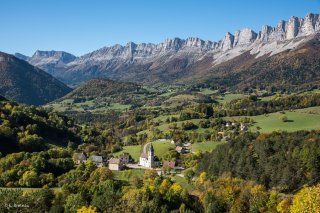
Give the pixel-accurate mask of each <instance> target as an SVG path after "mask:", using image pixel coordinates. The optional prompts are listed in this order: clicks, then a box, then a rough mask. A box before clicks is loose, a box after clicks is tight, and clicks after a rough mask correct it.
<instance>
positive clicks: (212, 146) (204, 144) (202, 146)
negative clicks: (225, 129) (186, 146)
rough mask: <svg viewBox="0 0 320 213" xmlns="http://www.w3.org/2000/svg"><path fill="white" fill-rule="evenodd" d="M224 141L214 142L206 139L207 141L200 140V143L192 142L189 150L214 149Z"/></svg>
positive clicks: (204, 150)
mask: <svg viewBox="0 0 320 213" xmlns="http://www.w3.org/2000/svg"><path fill="white" fill-rule="evenodd" d="M223 143H224V142H214V141H208V142H202V143H193V144H192V145H191V151H192V152H199V151H201V152H206V151H208V152H211V151H212V150H214V149H215V148H216V147H217V146H219V145H220V144H223Z"/></svg>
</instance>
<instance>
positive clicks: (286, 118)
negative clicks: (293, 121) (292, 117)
mask: <svg viewBox="0 0 320 213" xmlns="http://www.w3.org/2000/svg"><path fill="white" fill-rule="evenodd" d="M280 120H281V121H282V122H287V121H288V117H287V116H285V115H282V116H281V117H280Z"/></svg>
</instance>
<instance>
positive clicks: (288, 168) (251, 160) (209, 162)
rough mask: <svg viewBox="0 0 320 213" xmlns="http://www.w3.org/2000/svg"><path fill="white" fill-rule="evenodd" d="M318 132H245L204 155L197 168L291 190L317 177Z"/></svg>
mask: <svg viewBox="0 0 320 213" xmlns="http://www.w3.org/2000/svg"><path fill="white" fill-rule="evenodd" d="M319 133H320V132H319V131H313V132H305V131H300V132H294V133H286V132H273V133H270V134H262V133H261V134H258V133H256V134H254V133H247V134H242V135H239V136H238V137H234V138H232V139H231V140H230V141H229V142H228V143H227V144H224V145H221V146H219V147H217V149H216V150H214V151H213V152H212V153H207V154H205V155H204V157H203V159H202V160H201V161H200V163H199V168H198V169H199V171H206V172H207V174H208V175H212V176H213V177H218V176H220V175H222V174H223V173H227V172H230V173H231V174H232V175H234V176H236V177H239V178H243V179H247V180H254V181H256V182H258V183H260V184H263V185H264V186H265V187H267V188H273V189H277V190H279V191H286V192H288V191H294V190H297V189H299V188H300V187H302V186H303V185H305V184H312V183H314V182H317V181H318V180H319V179H320V164H319V159H320V134H319Z"/></svg>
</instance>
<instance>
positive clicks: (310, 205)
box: [290, 184, 320, 213]
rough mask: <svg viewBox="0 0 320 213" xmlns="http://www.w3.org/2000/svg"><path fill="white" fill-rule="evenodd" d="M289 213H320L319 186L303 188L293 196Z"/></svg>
mask: <svg viewBox="0 0 320 213" xmlns="http://www.w3.org/2000/svg"><path fill="white" fill-rule="evenodd" d="M290 212H291V213H309V212H310V213H320V184H318V185H317V186H312V187H305V188H303V189H301V190H300V191H299V192H298V193H297V194H295V195H294V197H293V201H292V205H291V207H290Z"/></svg>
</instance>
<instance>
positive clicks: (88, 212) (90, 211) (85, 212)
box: [77, 206, 97, 213]
mask: <svg viewBox="0 0 320 213" xmlns="http://www.w3.org/2000/svg"><path fill="white" fill-rule="evenodd" d="M96 212H97V208H96V207H94V206H89V207H85V206H82V207H81V208H80V209H78V210H77V213H96Z"/></svg>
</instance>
